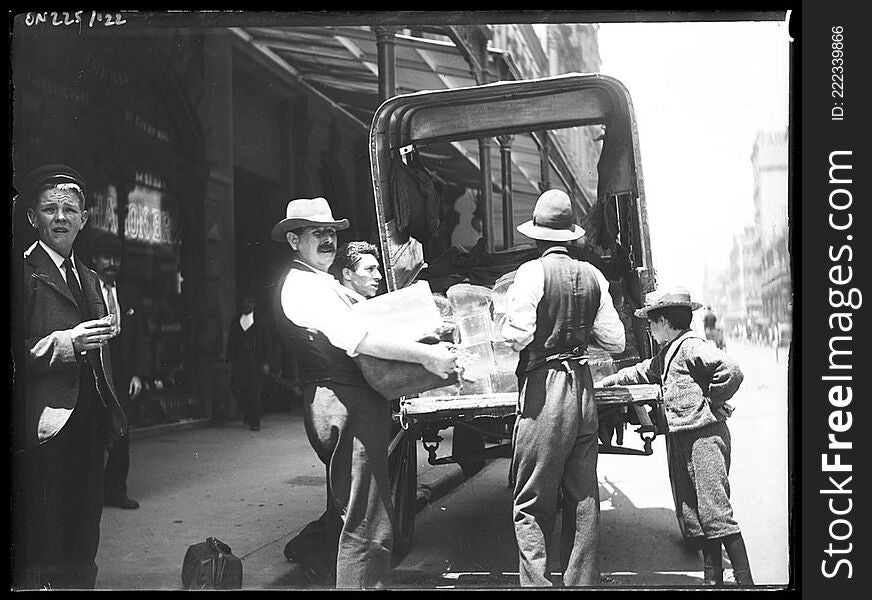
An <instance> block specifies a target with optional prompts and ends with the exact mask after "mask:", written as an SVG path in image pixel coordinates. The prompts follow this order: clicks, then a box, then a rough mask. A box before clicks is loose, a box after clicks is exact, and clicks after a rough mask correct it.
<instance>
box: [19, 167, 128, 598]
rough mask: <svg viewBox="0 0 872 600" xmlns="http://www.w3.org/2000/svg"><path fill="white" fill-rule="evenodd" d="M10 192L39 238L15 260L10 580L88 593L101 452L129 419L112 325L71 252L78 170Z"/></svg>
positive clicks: (42, 177)
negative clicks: (113, 355)
mask: <svg viewBox="0 0 872 600" xmlns="http://www.w3.org/2000/svg"><path fill="white" fill-rule="evenodd" d="M19 191H20V194H19V196H18V197H17V198H16V200H15V202H16V204H18V203H19V202H20V203H21V205H19V208H21V209H23V210H25V211H26V216H27V220H28V222H29V223H30V225H31V226H32V227H33V229H34V230H35V232H36V237H37V241H36V242H35V243H34V244H33V245H32V246H30V248H28V249H27V250H26V251H25V252H24V256H23V262H22V263H21V264H20V265H16V266H17V268H20V270H21V272H20V274H19V276H20V277H21V279H20V280H19V283H20V286H21V287H19V288H18V291H19V292H20V294H21V296H19V297H20V298H21V304H22V305H23V307H24V310H23V318H22V319H21V320H20V321H21V322H20V324H19V323H17V324H16V326H15V328H14V331H15V333H14V335H16V336H18V337H20V338H21V339H17V340H16V346H20V347H21V348H23V351H21V350H20V349H18V348H17V349H16V359H17V360H16V369H15V371H16V373H15V382H14V386H15V397H16V411H20V412H23V413H24V415H23V419H22V421H23V427H24V431H23V432H22V433H23V435H22V439H21V440H17V441H20V445H21V446H23V447H16V448H15V450H16V452H15V457H16V459H17V460H16V462H17V465H16V467H15V468H16V470H17V475H19V474H21V475H23V477H22V483H23V485H22V486H20V487H17V488H16V489H15V490H14V492H13V507H14V508H13V510H14V511H15V514H14V517H15V526H14V533H13V549H14V554H15V559H14V563H13V581H14V587H16V588H22V587H23V588H42V589H91V588H93V587H94V583H95V581H96V576H97V565H96V562H95V558H96V555H97V546H98V542H99V539H100V517H101V514H102V510H103V460H104V451H105V447H106V446H107V444H109V443H111V442H113V441H114V440H117V439H119V438H120V437H121V435H122V434H123V433H124V432H125V431H126V427H127V422H126V417H125V415H124V411H123V410H122V409H121V406H120V405H119V403H118V397H117V394H116V392H115V385H114V382H113V378H112V365H111V359H110V358H109V352H108V349H107V348H106V344H107V343H108V342H109V340H110V339H111V338H112V336H113V335H114V329H115V324H114V321H112V320H111V319H109V318H106V314H107V313H106V306H105V302H104V300H103V297H102V295H101V292H100V288H99V284H98V280H97V274H96V273H95V272H94V271H92V270H91V269H89V268H88V267H87V266H85V264H84V263H83V262H82V261H81V259H80V257H79V256H78V255H77V254H76V252H75V251H74V248H73V246H74V243H75V241H76V239H77V238H78V235H79V233H80V232H81V231H82V229H83V228H84V227H85V223H86V222H87V220H88V212H87V210H86V206H85V198H86V196H85V182H84V180H83V178H82V176H81V175H80V174H79V173H78V172H77V171H76V170H75V169H73V168H71V167H69V166H67V165H45V166H42V167H39V168H37V169H35V170H34V171H33V172H31V173H30V174H29V175H28V176H27V177H26V178H25V179H24V180H23V182H22V184H21V185H20V187H19ZM19 260H20V261H21V260H22V259H19ZM19 360H20V362H19ZM22 388H23V389H22ZM16 420H17V419H16ZM16 439H17V438H16ZM22 462H23V466H22ZM22 542H23V543H24V546H25V548H24V549H22V547H21V546H22ZM22 550H23V553H22Z"/></svg>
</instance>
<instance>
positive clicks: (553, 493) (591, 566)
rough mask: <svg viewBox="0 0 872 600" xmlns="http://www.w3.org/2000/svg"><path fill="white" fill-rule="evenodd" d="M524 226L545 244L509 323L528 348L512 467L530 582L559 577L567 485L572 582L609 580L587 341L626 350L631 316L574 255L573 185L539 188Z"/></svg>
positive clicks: (510, 300) (524, 571) (525, 582)
mask: <svg viewBox="0 0 872 600" xmlns="http://www.w3.org/2000/svg"><path fill="white" fill-rule="evenodd" d="M518 231H519V232H521V233H523V234H524V235H526V236H527V237H530V238H533V239H534V240H536V245H537V248H538V249H539V252H540V258H538V259H536V260H532V261H529V262H526V263H524V264H522V265H521V266H520V267H519V268H518V271H517V273H516V275H515V279H514V283H513V284H512V286H511V287H510V288H509V290H508V292H507V297H506V302H507V310H506V323H505V325H504V326H503V330H502V334H503V337H504V338H505V339H506V341H507V342H508V343H510V344H511V345H512V348H513V349H514V350H516V351H519V352H520V355H519V358H518V368H517V370H516V373H517V375H518V384H519V386H518V389H519V390H520V395H519V415H518V419H517V421H516V422H515V435H514V443H513V456H512V476H513V480H514V493H513V499H514V523H515V537H516V539H517V542H518V553H519V571H520V579H521V585H522V586H535V587H543V586H550V585H552V583H551V581H550V580H549V579H548V573H549V572H548V566H549V565H548V563H549V561H548V556H547V555H548V548H549V547H551V544H550V543H549V542H550V538H551V534H552V531H553V530H554V521H555V519H556V516H557V509H558V501H559V500H558V498H559V496H560V491H561V490H562V491H563V496H562V497H563V501H562V506H563V524H562V534H561V540H560V554H561V563H562V564H561V566H562V568H563V583H564V585H566V586H582V585H599V584H600V570H599V555H598V552H599V550H598V541H599V488H598V483H597V475H596V464H597V430H598V418H597V409H596V404H595V402H594V390H593V378H592V376H591V372H590V367H589V366H588V364H587V360H588V355H587V345H588V342H591V341H596V342H598V343H599V345H600V346H601V347H602V348H603V349H605V350H607V351H610V352H621V351H623V350H624V345H625V336H624V326H623V325H622V324H621V320H620V318H619V317H618V313H617V311H616V310H615V307H614V304H613V302H612V298H611V296H610V295H609V284H608V281H607V280H606V278H605V276H604V275H603V274H602V273H601V272H600V271H599V270H598V269H597V268H596V267H594V266H593V265H591V264H590V263H587V262H583V261H580V260H576V259H574V258H572V257H571V256H570V255H569V251H568V248H567V244H568V243H569V242H571V241H572V240H576V239H578V238H580V237H581V236H582V235H584V230H583V229H582V228H581V227H579V226H578V225H576V224H575V223H574V222H573V215H572V203H571V201H570V199H569V196H568V195H567V194H566V193H565V192H563V191H561V190H547V191H546V192H544V193H543V194H542V195H541V196H539V198H538V200H536V206H535V207H534V210H533V219H532V220H530V221H527V222H526V223H522V224H521V225H519V226H518Z"/></svg>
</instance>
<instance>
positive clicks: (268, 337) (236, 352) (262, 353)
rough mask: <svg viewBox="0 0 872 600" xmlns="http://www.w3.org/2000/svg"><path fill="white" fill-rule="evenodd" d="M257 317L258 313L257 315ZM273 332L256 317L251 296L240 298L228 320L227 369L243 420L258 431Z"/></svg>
mask: <svg viewBox="0 0 872 600" xmlns="http://www.w3.org/2000/svg"><path fill="white" fill-rule="evenodd" d="M258 314H259V313H258ZM272 348H273V344H272V332H271V331H270V329H269V328H268V325H267V323H266V321H265V320H264V319H263V318H261V317H257V316H256V314H255V301H254V297H253V296H252V295H251V294H244V295H242V296H241V297H240V299H239V315H238V316H236V317H234V318H233V320H231V321H230V329H229V333H228V335H227V357H226V363H227V365H228V366H229V367H230V389H231V391H232V392H233V397H234V398H236V402H237V403H238V404H239V408H240V410H242V418H243V421H244V423H245V424H246V425H248V427H249V428H250V429H251V430H252V431H260V415H261V410H262V402H263V390H264V383H265V378H266V376H267V375H269V369H270V360H271V359H272Z"/></svg>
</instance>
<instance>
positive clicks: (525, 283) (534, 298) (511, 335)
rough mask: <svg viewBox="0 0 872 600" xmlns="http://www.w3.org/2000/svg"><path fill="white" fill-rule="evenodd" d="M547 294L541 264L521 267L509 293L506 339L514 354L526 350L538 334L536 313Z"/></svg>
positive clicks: (504, 329) (505, 325) (507, 296)
mask: <svg viewBox="0 0 872 600" xmlns="http://www.w3.org/2000/svg"><path fill="white" fill-rule="evenodd" d="M544 294H545V271H544V270H543V268H542V263H541V262H539V261H538V260H533V261H530V262H526V263H524V264H522V265H521V266H520V267H518V271H517V272H516V273H515V280H514V281H513V282H512V285H511V286H509V289H508V291H507V292H506V321H505V324H504V325H503V330H502V335H503V338H505V340H506V341H507V342H509V343H511V344H512V346H513V348H514V349H515V350H523V349H524V348H526V347H527V345H528V344H529V343H530V342H532V341H533V336H534V335H535V333H536V309H537V307H538V306H539V301H540V300H542V296H543V295H544Z"/></svg>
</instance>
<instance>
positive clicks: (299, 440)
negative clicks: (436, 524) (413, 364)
mask: <svg viewBox="0 0 872 600" xmlns="http://www.w3.org/2000/svg"><path fill="white" fill-rule="evenodd" d="M442 435H443V437H444V438H446V439H445V442H444V443H445V444H447V446H445V447H447V448H450V443H451V435H450V431H449V432H443V434H442ZM418 446H419V450H418V458H419V464H418V469H419V471H418V472H419V477H418V495H419V503H418V504H419V506H421V505H427V503H428V502H434V501H436V500H437V499H438V498H439V497H440V496H442V495H443V494H445V493H446V492H447V491H448V490H450V489H451V488H452V487H454V486H456V485H457V484H459V483H460V482H462V481H463V474H462V472H461V470H460V467H458V466H457V465H453V464H452V465H440V466H431V465H428V464H427V462H426V452H424V451H423V450H421V448H420V443H419V444H418ZM130 462H131V464H130V476H129V478H128V488H129V489H128V494H129V496H130V497H131V498H135V499H137V500H139V502H140V505H141V506H140V508H139V509H137V510H122V509H120V508H104V509H103V518H102V521H101V532H100V546H99V551H98V553H97V565H98V567H99V572H98V575H97V588H98V589H109V590H172V589H181V588H182V580H181V568H182V560H183V558H184V555H185V551H186V550H187V548H188V546H189V545H191V544H194V543H197V542H201V541H203V540H205V538H206V537H208V536H214V537H217V538H218V539H220V540H221V541H223V542H225V543H226V544H228V545H229V546H230V547H231V549H232V550H233V554H235V555H236V556H238V557H239V558H241V559H242V562H243V588H244V589H288V588H304V587H305V588H310V587H312V586H311V584H309V582H308V581H307V580H306V578H305V576H304V574H303V573H302V571H301V569H300V568H299V567H298V566H296V565H294V564H292V563H289V562H288V561H287V560H285V557H284V555H283V554H282V550H283V548H284V546H285V544H286V543H287V542H288V540H290V539H291V538H292V537H294V536H295V535H296V534H297V533H299V532H300V530H301V529H302V528H303V527H305V525H306V524H307V523H308V522H309V521H312V520H314V519H317V518H318V517H319V516H320V514H321V513H322V512H323V510H324V508H325V506H326V492H325V485H326V483H325V469H324V465H323V464H322V463H321V462H320V461H319V460H318V457H317V456H316V455H315V452H314V450H312V448H311V446H310V445H309V442H308V440H307V438H306V432H305V428H304V426H303V420H302V414H301V412H300V411H299V410H297V411H296V412H283V413H273V414H267V415H265V416H264V417H263V419H262V421H261V429H260V431H250V430H249V429H248V428H247V427H243V425H242V423H241V422H235V423H232V424H227V425H223V426H201V427H196V428H188V429H184V428H173V429H168V430H166V431H163V432H160V433H154V434H151V435H137V434H134V436H133V437H132V438H131V442H130Z"/></svg>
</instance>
